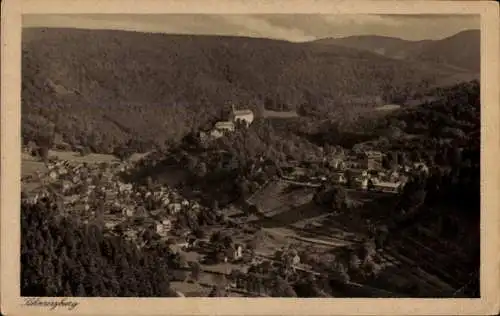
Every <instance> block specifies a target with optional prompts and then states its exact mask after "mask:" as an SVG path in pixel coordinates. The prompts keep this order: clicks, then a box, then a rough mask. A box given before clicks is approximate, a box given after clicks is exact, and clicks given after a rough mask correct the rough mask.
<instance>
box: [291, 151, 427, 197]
mask: <svg viewBox="0 0 500 316" xmlns="http://www.w3.org/2000/svg"><path fill="white" fill-rule="evenodd" d="M383 158H384V154H383V153H381V152H379V151H366V152H363V153H361V154H358V155H352V156H347V157H346V156H337V157H333V158H331V159H325V160H324V161H323V162H321V163H322V164H323V165H325V164H326V166H327V167H328V168H329V169H330V170H331V172H330V173H329V174H328V175H326V174H324V171H323V170H316V171H314V172H311V170H313V169H311V168H309V167H308V166H298V167H297V166H294V167H288V168H284V170H288V172H287V176H286V177H285V178H287V179H297V180H302V181H307V182H310V181H316V182H325V181H329V182H332V183H334V184H339V185H347V184H349V185H350V186H352V187H354V188H357V189H360V190H374V191H381V192H387V193H397V192H400V190H402V189H403V187H404V185H405V184H406V182H407V181H408V175H409V174H410V173H412V172H423V173H426V174H428V172H429V168H428V167H427V165H426V164H425V163H422V162H416V163H413V164H412V165H405V166H397V167H394V168H392V169H390V170H386V169H384V168H383V165H382V160H383Z"/></svg>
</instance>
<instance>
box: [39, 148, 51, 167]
mask: <svg viewBox="0 0 500 316" xmlns="http://www.w3.org/2000/svg"><path fill="white" fill-rule="evenodd" d="M38 155H39V156H40V159H42V161H43V162H45V163H47V162H48V160H49V147H48V146H45V145H42V146H40V147H39V148H38Z"/></svg>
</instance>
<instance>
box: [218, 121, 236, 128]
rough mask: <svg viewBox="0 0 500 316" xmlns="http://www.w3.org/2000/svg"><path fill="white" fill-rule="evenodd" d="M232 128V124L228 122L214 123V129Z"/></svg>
mask: <svg viewBox="0 0 500 316" xmlns="http://www.w3.org/2000/svg"><path fill="white" fill-rule="evenodd" d="M228 127H229V128H232V127H234V123H233V122H230V121H219V122H217V123H215V128H228Z"/></svg>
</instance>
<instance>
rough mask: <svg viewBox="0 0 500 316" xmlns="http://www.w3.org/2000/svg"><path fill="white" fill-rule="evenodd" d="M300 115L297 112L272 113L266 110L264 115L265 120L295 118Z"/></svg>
mask: <svg viewBox="0 0 500 316" xmlns="http://www.w3.org/2000/svg"><path fill="white" fill-rule="evenodd" d="M298 116H299V115H298V114H297V112H295V111H270V110H264V111H263V113H262V117H263V118H294V117H298Z"/></svg>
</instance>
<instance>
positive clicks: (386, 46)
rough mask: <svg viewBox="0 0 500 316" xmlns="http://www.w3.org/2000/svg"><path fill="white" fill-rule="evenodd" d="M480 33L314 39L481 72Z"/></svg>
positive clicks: (471, 31)
mask: <svg viewBox="0 0 500 316" xmlns="http://www.w3.org/2000/svg"><path fill="white" fill-rule="evenodd" d="M480 35H481V34H480V31H479V30H466V31H462V32H459V33H457V34H455V35H452V36H450V37H447V38H444V39H441V40H421V41H408V40H403V39H400V38H394V37H386V36H377V35H363V36H349V37H344V38H326V39H320V40H317V41H315V42H316V43H319V44H329V45H332V44H333V45H338V46H344V47H349V48H355V49H360V50H366V51H370V52H373V53H377V54H380V55H383V56H386V57H390V58H394V59H401V60H413V61H425V62H432V63H438V64H441V65H447V66H453V67H458V68H460V69H464V70H469V71H474V72H479V71H480V69H479V68H480V56H481V54H480V37H481V36H480Z"/></svg>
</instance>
